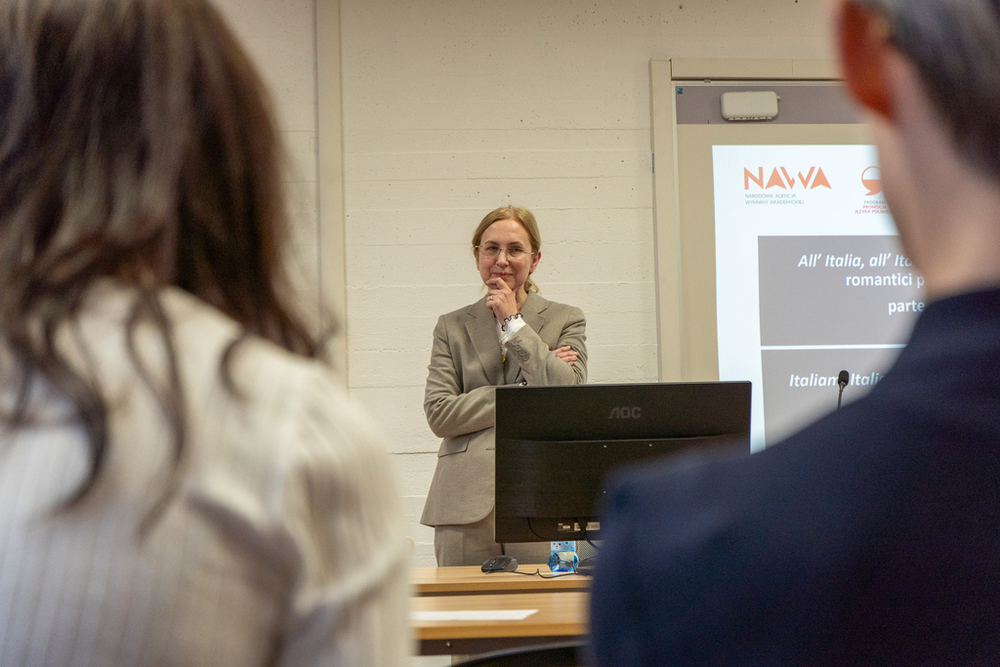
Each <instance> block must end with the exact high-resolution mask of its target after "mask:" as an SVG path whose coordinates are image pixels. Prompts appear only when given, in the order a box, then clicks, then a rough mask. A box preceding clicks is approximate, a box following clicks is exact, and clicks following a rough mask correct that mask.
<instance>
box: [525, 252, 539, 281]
mask: <svg viewBox="0 0 1000 667" xmlns="http://www.w3.org/2000/svg"><path fill="white" fill-rule="evenodd" d="M541 258H542V251H541V250H536V251H535V258H534V259H533V260H531V268H529V269H528V275H529V276H530V275H531V274H532V273H534V272H535V269H536V268H538V260H540V259H541Z"/></svg>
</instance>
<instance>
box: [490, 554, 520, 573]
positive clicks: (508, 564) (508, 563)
mask: <svg viewBox="0 0 1000 667" xmlns="http://www.w3.org/2000/svg"><path fill="white" fill-rule="evenodd" d="M516 569H517V559H516V558H511V557H510V556H494V557H493V558H490V559H489V560H487V561H486V562H485V563H483V572H513V571H514V570H516Z"/></svg>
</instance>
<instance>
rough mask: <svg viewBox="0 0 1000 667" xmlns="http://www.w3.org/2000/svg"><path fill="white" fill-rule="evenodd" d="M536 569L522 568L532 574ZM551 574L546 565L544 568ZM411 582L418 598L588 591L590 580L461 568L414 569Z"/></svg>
mask: <svg viewBox="0 0 1000 667" xmlns="http://www.w3.org/2000/svg"><path fill="white" fill-rule="evenodd" d="M536 567H539V566H537V565H525V566H522V569H523V570H527V571H529V572H533V571H534V570H535V568H536ZM541 567H542V568H545V571H546V572H548V568H547V567H546V566H545V565H542V566H541ZM410 582H411V583H412V585H413V590H414V593H415V594H416V595H469V594H485V593H529V592H536V593H541V592H551V591H586V590H589V589H590V577H586V576H583V575H579V574H567V575H565V576H562V577H555V578H553V579H543V578H542V577H538V576H534V577H531V576H526V575H523V574H516V573H514V572H490V573H489V574H486V573H485V572H483V570H482V568H481V567H480V566H478V565H469V566H462V567H414V568H412V569H411V570H410Z"/></svg>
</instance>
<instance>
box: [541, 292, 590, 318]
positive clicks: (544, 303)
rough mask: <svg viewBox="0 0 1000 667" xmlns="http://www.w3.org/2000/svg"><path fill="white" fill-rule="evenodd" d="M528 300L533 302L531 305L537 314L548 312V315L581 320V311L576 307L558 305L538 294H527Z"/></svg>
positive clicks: (564, 304)
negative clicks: (554, 314) (555, 314)
mask: <svg viewBox="0 0 1000 667" xmlns="http://www.w3.org/2000/svg"><path fill="white" fill-rule="evenodd" d="M528 298H529V299H530V300H531V301H533V302H534V303H533V304H532V305H533V306H534V307H535V309H536V310H537V311H538V312H542V311H548V312H549V313H558V314H560V315H562V314H566V315H568V316H570V317H576V318H579V319H582V318H583V310H581V309H580V308H579V307H577V306H571V305H569V304H566V303H559V302H558V301H549V300H548V299H546V298H545V297H543V296H542V295H541V294H539V293H538V292H531V293H529V294H528Z"/></svg>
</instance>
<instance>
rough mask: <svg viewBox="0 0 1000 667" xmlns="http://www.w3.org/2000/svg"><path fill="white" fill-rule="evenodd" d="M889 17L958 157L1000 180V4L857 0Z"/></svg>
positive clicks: (991, 0) (977, 0)
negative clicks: (946, 128)
mask: <svg viewBox="0 0 1000 667" xmlns="http://www.w3.org/2000/svg"><path fill="white" fill-rule="evenodd" d="M856 2H857V3H858V4H859V5H862V6H867V7H869V8H871V9H873V10H874V11H876V12H877V13H879V14H881V15H882V16H884V17H885V18H886V20H887V21H888V23H889V29H890V35H891V39H892V41H893V43H894V44H896V46H897V47H898V48H899V49H900V50H901V51H903V52H904V53H905V54H906V55H907V56H909V58H910V59H911V60H912V61H913V63H914V64H915V65H916V66H917V69H918V70H919V72H920V74H921V77H922V79H923V82H924V85H925V86H926V87H927V92H928V94H929V96H930V99H931V102H932V103H933V105H934V107H935V108H936V109H937V111H938V112H939V113H940V114H941V116H942V117H943V119H944V121H945V123H946V124H947V125H948V126H949V128H950V129H951V131H952V136H953V140H954V142H955V145H956V148H957V149H958V151H959V153H960V154H961V155H963V156H964V157H965V158H966V159H967V160H968V161H969V162H971V163H972V164H974V165H976V166H977V167H980V168H982V169H984V170H986V171H987V172H989V173H991V174H993V175H997V176H1000V2H997V0H856Z"/></svg>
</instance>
